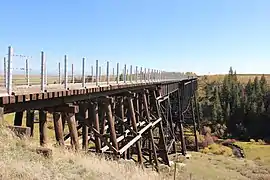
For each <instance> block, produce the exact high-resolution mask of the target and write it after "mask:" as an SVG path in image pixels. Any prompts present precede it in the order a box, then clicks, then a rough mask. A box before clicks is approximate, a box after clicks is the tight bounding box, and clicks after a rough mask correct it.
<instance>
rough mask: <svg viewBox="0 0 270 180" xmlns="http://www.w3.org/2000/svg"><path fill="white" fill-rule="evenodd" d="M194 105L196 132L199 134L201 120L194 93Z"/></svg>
mask: <svg viewBox="0 0 270 180" xmlns="http://www.w3.org/2000/svg"><path fill="white" fill-rule="evenodd" d="M194 104H195V111H196V117H197V118H196V119H197V126H198V127H197V128H198V131H199V133H200V132H201V127H200V119H201V117H200V111H199V104H198V102H197V94H196V92H195V93H194Z"/></svg>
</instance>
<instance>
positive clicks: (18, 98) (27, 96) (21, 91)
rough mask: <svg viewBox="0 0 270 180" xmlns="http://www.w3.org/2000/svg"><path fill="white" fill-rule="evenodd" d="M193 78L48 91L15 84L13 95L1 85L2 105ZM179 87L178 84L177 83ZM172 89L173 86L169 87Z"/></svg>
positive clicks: (56, 86)
mask: <svg viewBox="0 0 270 180" xmlns="http://www.w3.org/2000/svg"><path fill="white" fill-rule="evenodd" d="M190 80H192V79H179V80H171V81H158V82H157V81H150V82H148V81H142V82H126V83H124V82H119V83H118V84H117V83H116V82H110V83H109V85H108V84H107V83H105V82H101V83H100V84H99V86H96V85H95V83H86V84H85V87H82V83H75V84H68V89H65V88H64V85H62V84H61V85H60V84H50V85H47V86H46V92H41V90H40V86H39V85H33V86H15V87H13V95H8V94H7V91H6V88H4V87H0V105H1V104H2V105H5V104H12V103H19V102H27V101H34V100H43V99H51V98H57V97H65V96H74V95H84V94H90V93H96V92H104V91H112V90H119V89H126V88H133V87H142V86H151V85H161V84H173V83H177V82H180V81H190ZM175 88H177V85H175ZM168 89H171V88H168Z"/></svg>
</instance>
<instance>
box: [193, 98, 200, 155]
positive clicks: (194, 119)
mask: <svg viewBox="0 0 270 180" xmlns="http://www.w3.org/2000/svg"><path fill="white" fill-rule="evenodd" d="M193 98H194V96H193ZM193 98H191V115H192V121H193V132H194V137H195V150H196V151H197V152H199V144H198V137H197V127H196V117H195V114H194V101H193Z"/></svg>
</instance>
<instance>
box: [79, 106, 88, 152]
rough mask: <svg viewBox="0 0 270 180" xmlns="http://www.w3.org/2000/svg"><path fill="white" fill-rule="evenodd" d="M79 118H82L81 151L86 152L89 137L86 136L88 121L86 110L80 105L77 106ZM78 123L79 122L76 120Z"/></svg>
mask: <svg viewBox="0 0 270 180" xmlns="http://www.w3.org/2000/svg"><path fill="white" fill-rule="evenodd" d="M79 116H80V117H82V118H83V121H82V122H81V123H82V149H83V150H85V151H87V150H88V146H89V143H88V140H89V136H88V129H89V128H88V126H87V123H89V122H87V121H88V110H87V108H86V106H85V104H82V105H80V106H79ZM78 121H79V120H78Z"/></svg>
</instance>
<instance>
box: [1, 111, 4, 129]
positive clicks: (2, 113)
mask: <svg viewBox="0 0 270 180" xmlns="http://www.w3.org/2000/svg"><path fill="white" fill-rule="evenodd" d="M3 122H4V107H0V125H2V124H3Z"/></svg>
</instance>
